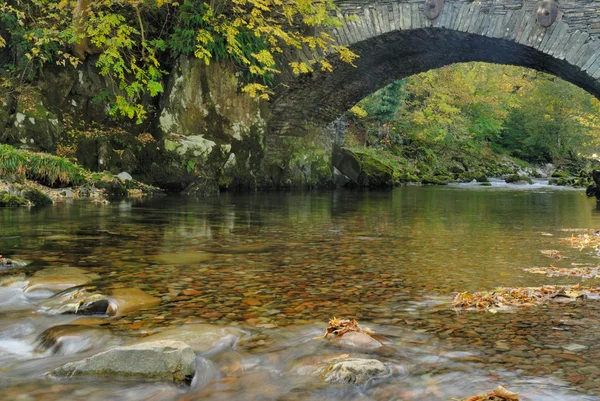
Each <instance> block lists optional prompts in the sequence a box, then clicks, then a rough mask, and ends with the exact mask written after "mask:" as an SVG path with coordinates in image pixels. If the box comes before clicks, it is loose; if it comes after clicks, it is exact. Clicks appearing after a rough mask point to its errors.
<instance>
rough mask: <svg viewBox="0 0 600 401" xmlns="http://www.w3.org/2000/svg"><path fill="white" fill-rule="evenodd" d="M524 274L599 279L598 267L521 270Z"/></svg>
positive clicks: (552, 267) (554, 267)
mask: <svg viewBox="0 0 600 401" xmlns="http://www.w3.org/2000/svg"><path fill="white" fill-rule="evenodd" d="M523 270H524V271H526V272H529V273H533V274H545V275H546V276H548V277H559V276H573V277H582V278H600V277H599V275H600V267H598V266H596V267H589V266H588V267H572V268H564V267H556V266H552V265H551V266H550V267H532V268H529V269H523Z"/></svg>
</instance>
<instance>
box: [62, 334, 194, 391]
mask: <svg viewBox="0 0 600 401" xmlns="http://www.w3.org/2000/svg"><path fill="white" fill-rule="evenodd" d="M195 371H196V355H195V354H194V351H192V349H191V348H190V347H189V346H188V345H187V344H185V343H183V342H181V341H172V340H163V341H154V342H146V343H141V344H136V345H131V346H124V347H117V348H113V349H110V350H108V351H105V352H101V353H99V354H96V355H93V356H91V357H89V358H86V359H83V360H81V361H78V362H70V363H67V364H65V365H63V366H61V367H59V368H57V369H55V370H53V371H52V372H51V374H52V375H53V376H56V377H75V376H97V377H112V378H115V379H119V378H135V379H140V380H167V381H173V382H176V383H185V382H187V383H189V382H191V379H192V377H193V376H194V373H195Z"/></svg>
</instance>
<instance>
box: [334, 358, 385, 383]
mask: <svg viewBox="0 0 600 401" xmlns="http://www.w3.org/2000/svg"><path fill="white" fill-rule="evenodd" d="M389 374H390V368H388V367H387V366H386V365H384V364H383V363H382V362H380V361H378V360H376V359H360V358H349V359H346V360H344V361H341V362H337V363H334V364H333V365H331V366H330V367H329V369H328V370H327V371H326V372H325V381H326V382H327V383H339V384H363V383H366V382H367V381H369V380H371V379H375V378H378V377H385V376H388V375H389Z"/></svg>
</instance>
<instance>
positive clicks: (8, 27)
mask: <svg viewBox="0 0 600 401" xmlns="http://www.w3.org/2000/svg"><path fill="white" fill-rule="evenodd" d="M336 10H337V7H336V5H335V3H334V1H333V0H303V1H292V2H282V1H281V0H232V1H225V0H214V1H210V2H208V1H203V0H184V1H183V3H182V4H180V3H178V2H176V1H173V0H29V1H8V0H0V48H2V47H8V49H9V50H10V57H9V58H10V59H9V60H6V61H5V60H2V63H3V65H1V66H0V68H2V69H4V70H6V71H8V72H9V74H6V75H5V76H4V77H3V78H0V86H12V87H14V88H17V89H18V88H19V86H20V85H22V84H23V83H25V82H27V81H29V82H32V81H34V80H35V79H36V76H37V74H38V72H39V71H40V70H41V69H42V68H43V67H44V65H46V64H48V63H52V64H57V65H60V66H63V67H65V68H70V66H73V67H75V68H77V67H78V66H79V65H80V64H81V63H82V61H84V60H85V59H86V58H87V57H88V56H89V55H95V56H97V62H96V65H97V67H98V68H99V69H100V73H101V75H103V76H104V77H105V79H106V80H107V81H108V84H109V88H108V89H109V90H108V91H106V93H103V94H97V95H98V96H96V100H100V99H103V100H105V101H108V102H109V103H110V113H111V114H112V115H113V116H116V117H119V116H122V117H127V118H130V119H134V120H135V121H136V122H137V123H141V122H142V120H143V119H144V118H145V117H146V115H147V113H148V111H149V107H148V104H149V103H150V102H149V98H151V97H154V96H156V95H158V94H159V93H161V92H162V91H163V78H164V76H165V74H166V72H165V70H166V69H167V67H168V65H165V62H168V61H167V60H173V58H174V57H173V56H175V57H176V56H178V55H179V54H182V53H190V54H194V55H195V56H196V57H197V58H199V59H201V60H202V61H204V62H205V63H206V64H209V63H210V62H212V61H214V60H217V61H218V60H223V59H227V60H233V61H234V62H236V63H237V65H238V67H239V68H240V69H241V70H243V71H245V72H246V78H247V82H246V83H245V86H244V87H242V88H241V89H242V92H245V93H248V94H249V95H250V96H251V97H254V98H261V99H268V97H269V93H270V92H271V91H270V88H269V86H270V85H271V84H272V83H273V77H274V75H275V74H277V73H279V70H278V66H277V64H276V61H275V60H276V56H277V55H278V54H283V51H284V49H291V50H294V49H296V50H301V49H309V50H310V52H311V53H312V54H314V55H315V57H314V59H311V60H302V61H298V60H291V61H290V66H291V67H292V69H293V70H294V71H296V72H297V73H304V72H310V71H313V70H314V68H317V67H320V68H321V69H322V70H326V71H331V70H332V69H333V67H332V65H331V64H330V63H329V61H328V58H327V57H329V56H326V55H331V54H337V55H338V56H339V58H340V59H341V60H342V61H343V62H347V63H352V62H353V61H354V60H355V59H356V57H357V55H356V54H354V53H352V52H351V51H350V50H349V49H348V48H347V47H345V46H339V45H336V44H335V40H334V39H333V37H332V36H331V35H330V34H329V33H328V32H329V30H330V29H331V28H339V27H341V26H342V24H343V22H344V21H343V20H342V19H340V18H338V17H337V16H336V13H335V12H336ZM169 56H171V57H169Z"/></svg>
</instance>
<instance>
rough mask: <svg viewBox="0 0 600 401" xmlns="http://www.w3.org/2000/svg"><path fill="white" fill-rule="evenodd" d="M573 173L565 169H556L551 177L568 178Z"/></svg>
mask: <svg viewBox="0 0 600 401" xmlns="http://www.w3.org/2000/svg"><path fill="white" fill-rule="evenodd" d="M570 175H571V174H570V173H569V172H568V171H564V170H560V171H558V170H557V171H555V172H553V173H552V175H551V177H552V178H566V177H569V176H570Z"/></svg>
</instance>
